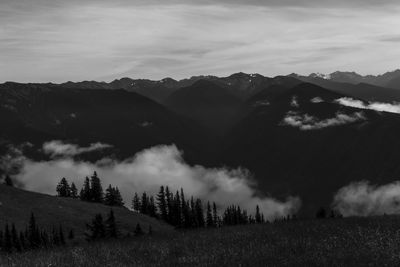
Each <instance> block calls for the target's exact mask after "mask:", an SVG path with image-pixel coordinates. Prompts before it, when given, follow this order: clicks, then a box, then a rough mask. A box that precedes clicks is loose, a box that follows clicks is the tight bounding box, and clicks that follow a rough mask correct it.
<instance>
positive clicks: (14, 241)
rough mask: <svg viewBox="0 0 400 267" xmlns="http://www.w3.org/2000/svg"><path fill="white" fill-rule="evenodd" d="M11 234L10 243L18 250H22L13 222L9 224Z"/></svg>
mask: <svg viewBox="0 0 400 267" xmlns="http://www.w3.org/2000/svg"><path fill="white" fill-rule="evenodd" d="M11 236H12V244H13V246H14V248H15V249H16V250H17V251H18V252H20V251H21V250H22V248H21V243H20V242H19V237H18V233H17V229H16V228H15V224H12V226H11Z"/></svg>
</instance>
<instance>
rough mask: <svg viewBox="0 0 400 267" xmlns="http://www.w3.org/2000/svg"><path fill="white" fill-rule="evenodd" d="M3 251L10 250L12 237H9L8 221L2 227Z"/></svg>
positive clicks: (8, 251)
mask: <svg viewBox="0 0 400 267" xmlns="http://www.w3.org/2000/svg"><path fill="white" fill-rule="evenodd" d="M3 248H4V251H5V252H7V253H11V252H12V237H11V232H10V228H9V226H8V223H6V226H5V229H4V245H3Z"/></svg>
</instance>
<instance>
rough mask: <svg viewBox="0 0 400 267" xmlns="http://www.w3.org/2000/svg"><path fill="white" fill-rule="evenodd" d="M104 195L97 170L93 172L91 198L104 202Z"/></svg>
mask: <svg viewBox="0 0 400 267" xmlns="http://www.w3.org/2000/svg"><path fill="white" fill-rule="evenodd" d="M103 195H104V193H103V187H102V186H101V181H100V178H99V177H98V176H97V172H93V175H92V176H91V177H90V197H91V198H90V200H91V201H93V202H98V203H101V202H103Z"/></svg>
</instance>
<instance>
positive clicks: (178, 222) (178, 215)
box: [173, 191, 182, 227]
mask: <svg viewBox="0 0 400 267" xmlns="http://www.w3.org/2000/svg"><path fill="white" fill-rule="evenodd" d="M173 224H174V225H175V226H177V227H180V226H182V212H181V198H180V196H179V192H178V191H176V193H175V197H174V204H173Z"/></svg>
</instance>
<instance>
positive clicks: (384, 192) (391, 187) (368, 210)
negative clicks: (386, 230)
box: [332, 181, 400, 216]
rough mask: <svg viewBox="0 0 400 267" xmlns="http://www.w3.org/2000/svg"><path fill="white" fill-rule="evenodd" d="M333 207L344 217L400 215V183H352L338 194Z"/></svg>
mask: <svg viewBox="0 0 400 267" xmlns="http://www.w3.org/2000/svg"><path fill="white" fill-rule="evenodd" d="M332 206H333V207H334V208H335V209H336V210H338V211H339V212H340V213H341V214H343V215H344V216H373V215H383V214H400V181H396V182H393V183H390V184H386V185H382V186H376V185H371V184H369V182H367V181H362V182H354V183H351V184H349V185H348V186H345V187H343V188H341V189H340V190H339V191H338V192H337V193H336V195H335V197H334V202H333V205H332Z"/></svg>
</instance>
